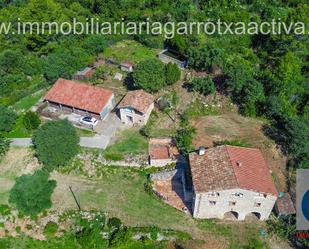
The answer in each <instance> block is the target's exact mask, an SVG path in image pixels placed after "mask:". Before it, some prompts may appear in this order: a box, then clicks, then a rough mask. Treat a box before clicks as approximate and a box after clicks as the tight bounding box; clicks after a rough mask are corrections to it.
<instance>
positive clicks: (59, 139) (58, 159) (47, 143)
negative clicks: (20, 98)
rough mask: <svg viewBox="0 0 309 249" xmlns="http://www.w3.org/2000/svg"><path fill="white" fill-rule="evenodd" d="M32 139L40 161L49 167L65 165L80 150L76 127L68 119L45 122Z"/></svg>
mask: <svg viewBox="0 0 309 249" xmlns="http://www.w3.org/2000/svg"><path fill="white" fill-rule="evenodd" d="M32 141H33V144H34V147H35V151H36V154H37V156H38V159H39V161H40V162H42V163H43V164H44V165H45V166H47V167H48V168H49V169H53V168H54V167H59V166H64V165H65V164H66V163H67V162H68V161H69V160H70V159H71V158H72V157H74V156H75V155H76V154H77V153H78V151H79V145H78V143H79V137H78V135H77V133H76V129H75V128H74V127H73V126H72V125H71V124H70V123H69V122H68V121H67V120H60V121H49V122H47V123H45V124H44V125H42V126H41V127H40V128H39V129H38V130H37V131H36V132H35V133H34V135H33V137H32Z"/></svg>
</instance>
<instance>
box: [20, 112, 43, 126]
mask: <svg viewBox="0 0 309 249" xmlns="http://www.w3.org/2000/svg"><path fill="white" fill-rule="evenodd" d="M23 124H24V126H25V128H26V129H27V130H35V129H37V128H38V127H39V126H40V124H41V120H40V117H39V115H38V114H37V113H36V112H32V111H28V112H26V114H25V115H24V117H23Z"/></svg>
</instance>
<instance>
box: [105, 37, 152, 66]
mask: <svg viewBox="0 0 309 249" xmlns="http://www.w3.org/2000/svg"><path fill="white" fill-rule="evenodd" d="M156 55H157V51H155V50H153V49H150V48H148V47H145V46H143V45H142V44H140V43H138V42H136V41H133V40H125V41H121V42H117V43H116V44H114V45H112V46H110V47H108V48H106V50H105V51H104V56H105V57H107V58H112V59H114V60H115V61H116V62H117V63H121V62H122V61H125V60H129V61H131V62H133V63H138V62H140V61H142V60H145V59H147V58H155V57H156Z"/></svg>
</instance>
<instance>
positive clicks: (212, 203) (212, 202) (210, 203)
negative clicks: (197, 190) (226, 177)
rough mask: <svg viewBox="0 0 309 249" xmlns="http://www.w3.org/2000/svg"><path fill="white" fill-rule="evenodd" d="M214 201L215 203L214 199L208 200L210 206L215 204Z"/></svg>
mask: <svg viewBox="0 0 309 249" xmlns="http://www.w3.org/2000/svg"><path fill="white" fill-rule="evenodd" d="M216 203H217V202H216V201H209V205H210V206H214V205H216Z"/></svg>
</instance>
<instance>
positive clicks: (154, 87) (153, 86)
mask: <svg viewBox="0 0 309 249" xmlns="http://www.w3.org/2000/svg"><path fill="white" fill-rule="evenodd" d="M133 80H134V84H135V86H136V87H138V88H142V89H144V90H146V91H147V92H157V91H158V90H160V89H161V88H163V87H164V86H165V82H166V81H165V67H164V64H163V63H162V62H161V61H159V60H158V59H148V60H145V61H142V62H140V63H139V64H138V65H137V67H136V69H135V70H134V72H133Z"/></svg>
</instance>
